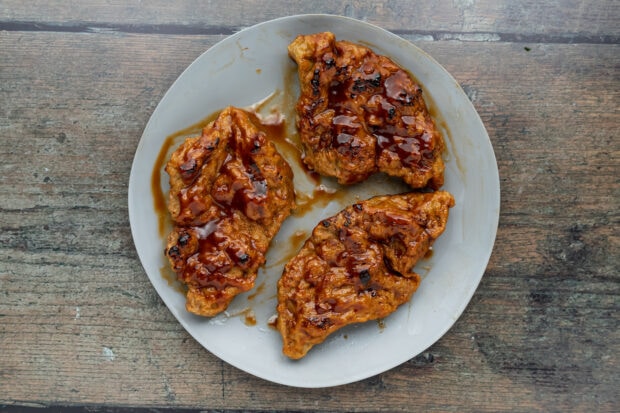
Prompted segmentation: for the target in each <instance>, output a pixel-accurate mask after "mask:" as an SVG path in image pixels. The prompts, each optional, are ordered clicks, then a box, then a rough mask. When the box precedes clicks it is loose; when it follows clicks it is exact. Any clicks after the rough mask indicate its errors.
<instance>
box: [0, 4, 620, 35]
mask: <svg viewBox="0 0 620 413" xmlns="http://www.w3.org/2000/svg"><path fill="white" fill-rule="evenodd" d="M307 13H310V14H312V13H327V14H338V15H343V16H348V17H353V18H356V19H359V20H363V21H368V22H369V23H373V24H376V25H379V26H381V27H383V28H385V29H387V30H391V31H394V32H396V33H402V34H406V33H410V34H417V35H418V36H424V37H435V38H438V39H450V38H456V39H459V38H462V37H465V38H466V39H470V40H471V39H474V40H481V41H494V40H500V39H503V40H508V41H512V40H535V39H538V40H542V39H545V40H546V41H553V42H561V43H568V42H571V43H579V42H590V43H601V42H617V41H618V38H620V26H619V25H618V22H617V16H618V15H619V14H620V4H619V3H618V2H617V1H613V0H606V1H598V0H581V1H572V0H564V1H547V2H541V1H536V0H517V1H510V0H500V1H495V0H437V1H427V2H423V1H408V0H395V1H389V2H376V1H370V0H354V1H324V0H322V1H313V2H308V1H300V0H295V1H282V0H277V1H269V2H260V1H254V0H252V1H237V2H234V4H231V3H230V2H226V1H221V0H220V1H215V2H202V1H197V0H183V1H175V2H170V1H166V0H154V1H149V2H142V1H140V0H131V1H122V0H114V1H103V0H87V1H75V0H71V1H65V2H49V1H45V0H34V1H29V2H22V1H19V0H3V1H1V2H0V27H2V25H3V24H4V25H6V26H7V27H20V28H27V29H28V30H52V31H62V30H67V31H71V30H90V31H94V32H97V31H100V30H106V31H107V30H112V31H116V30H118V31H129V32H145V31H146V32H166V33H170V32H172V33H194V34H197V33H200V34H231V33H233V32H234V31H237V30H239V29H242V28H244V27H248V26H251V25H253V24H256V23H259V22H262V21H265V20H270V19H274V18H278V17H281V16H287V15H293V14H307ZM20 23H22V25H20Z"/></svg>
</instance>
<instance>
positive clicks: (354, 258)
mask: <svg viewBox="0 0 620 413" xmlns="http://www.w3.org/2000/svg"><path fill="white" fill-rule="evenodd" d="M453 205H454V198H453V197H452V195H450V194H449V193H448V192H445V191H438V192H434V193H409V194H401V195H391V196H379V197H375V198H372V199H369V200H367V201H364V202H360V203H357V204H354V205H352V206H349V207H347V208H346V209H344V210H343V211H341V212H340V213H338V214H337V215H335V216H333V217H331V218H328V219H325V220H323V221H321V222H320V223H319V225H317V226H316V227H315V229H314V230H313V232H312V235H311V236H310V238H309V239H308V240H307V241H306V243H305V244H304V246H303V247H302V249H301V251H300V252H299V253H298V254H297V256H295V257H294V258H293V259H292V260H291V261H290V262H289V263H288V264H287V265H286V267H285V269H284V273H283V275H282V277H281V278H280V280H279V282H278V307H277V310H278V321H277V328H278V330H279V331H280V333H281V334H282V338H283V343H284V345H283V352H284V354H286V355H287V356H289V357H291V358H294V359H298V358H301V357H303V356H304V355H305V354H306V353H307V352H308V351H309V350H310V348H311V347H312V346H314V345H316V344H319V343H321V342H323V341H324V340H325V339H326V338H327V336H328V335H329V334H331V333H333V332H334V331H336V330H338V329H340V328H342V327H344V326H346V325H348V324H352V323H360V322H364V321H368V320H374V319H379V318H383V317H386V316H387V315H389V314H391V313H392V312H394V311H395V310H396V308H397V307H398V306H399V305H401V304H403V303H405V302H407V301H408V300H409V299H410V298H411V295H412V294H413V293H414V292H415V290H416V289H417V288H418V285H419V283H420V276H419V275H418V274H416V273H415V272H414V271H413V267H414V266H415V265H416V263H417V262H418V260H419V259H420V258H422V257H424V255H425V254H426V253H427V252H428V250H429V248H430V247H431V245H432V244H433V242H434V241H435V239H437V237H439V236H440V235H441V234H442V233H443V231H444V229H445V227H446V222H447V219H448V210H449V208H451V207H452V206H453Z"/></svg>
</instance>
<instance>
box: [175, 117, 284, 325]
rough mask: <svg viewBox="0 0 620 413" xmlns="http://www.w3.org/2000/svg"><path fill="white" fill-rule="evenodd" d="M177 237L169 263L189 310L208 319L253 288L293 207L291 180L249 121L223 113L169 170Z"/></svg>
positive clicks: (190, 141) (189, 142)
mask: <svg viewBox="0 0 620 413" xmlns="http://www.w3.org/2000/svg"><path fill="white" fill-rule="evenodd" d="M166 171H167V172H168V174H169V175H170V194H169V195H170V198H169V204H168V207H169V210H170V214H171V216H172V218H173V221H174V224H175V226H174V229H173V231H172V232H171V233H170V235H169V236H168V242H167V246H166V251H165V252H166V256H167V257H168V260H169V261H170V264H171V266H172V268H173V269H174V270H175V271H176V273H177V276H178V278H179V280H181V281H182V282H183V283H185V284H186V285H187V287H188V291H187V304H186V307H187V310H188V311H190V312H192V313H195V314H198V315H203V316H213V315H216V314H218V313H219V312H221V311H223V310H225V309H226V307H227V306H228V304H229V303H230V301H231V300H232V299H233V298H234V297H235V296H236V295H238V294H239V293H242V292H244V291H248V290H249V289H251V288H252V287H253V286H254V281H255V279H256V275H257V271H258V268H259V267H260V266H261V265H262V264H263V263H264V262H265V253H266V251H267V248H268V247H269V243H270V242H271V239H272V238H273V237H274V236H275V234H276V233H277V232H278V230H279V228H280V225H281V224H282V222H283V221H284V219H286V217H287V216H288V215H289V214H290V212H291V209H292V208H293V207H294V205H295V195H294V190H293V181H292V179H293V173H292V171H291V168H290V166H289V165H288V163H287V162H286V161H285V160H284V159H283V158H282V157H281V156H280V154H279V153H278V152H277V150H276V148H275V146H274V145H273V143H271V142H270V141H269V139H268V137H267V136H266V134H265V132H263V131H262V130H261V129H260V126H259V125H257V124H256V123H254V122H253V121H252V118H251V117H250V116H249V114H248V113H246V112H244V111H243V110H241V109H236V108H233V107H228V108H226V109H224V110H223V111H222V112H221V114H220V115H219V116H218V117H217V119H216V120H215V121H214V122H213V123H211V124H209V125H208V126H207V127H205V128H204V130H203V132H202V135H201V136H199V137H193V138H188V139H187V140H186V141H185V142H184V143H183V144H182V145H181V146H180V147H179V148H178V149H177V150H176V151H175V152H174V153H173V154H172V156H171V159H170V161H169V162H168V164H167V165H166Z"/></svg>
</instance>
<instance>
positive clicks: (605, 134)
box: [0, 1, 620, 412]
mask: <svg viewBox="0 0 620 413" xmlns="http://www.w3.org/2000/svg"><path fill="white" fill-rule="evenodd" d="M417 3H421V2H416V3H413V4H411V5H410V4H409V3H405V2H402V3H399V2H396V3H393V4H392V6H393V7H394V9H393V10H392V9H390V7H391V6H390V5H391V3H388V4H386V5H384V6H383V7H382V8H379V6H372V5H373V4H374V2H362V1H360V2H349V3H344V2H343V3H338V5H335V6H332V5H331V3H329V4H330V5H324V7H323V8H322V9H321V8H317V10H319V9H320V10H323V11H327V12H329V11H331V10H332V8H334V10H335V8H337V7H340V8H341V9H342V10H345V9H346V6H347V5H353V6H355V7H353V10H356V13H360V14H359V15H358V16H357V17H364V16H363V15H362V14H361V13H362V11H364V10H367V11H366V12H365V13H366V17H367V18H368V20H369V21H373V22H376V23H378V24H382V25H385V26H387V27H386V28H399V30H402V31H403V32H402V35H403V37H405V38H408V39H410V40H412V41H414V42H415V43H416V44H417V45H418V46H420V47H421V48H423V49H424V50H426V51H427V52H428V53H430V54H431V55H432V56H433V57H435V58H436V59H437V60H438V61H439V62H440V63H441V64H442V65H443V66H444V67H446V68H447V69H448V71H450V72H451V73H452V74H453V75H454V76H455V78H456V79H457V81H459V83H460V84H461V85H462V86H463V88H464V89H465V91H466V93H467V94H468V96H469V97H470V99H471V100H472V102H473V103H474V105H475V107H476V109H477V110H478V112H479V113H480V116H481V118H482V120H483V121H484V123H485V126H486V127H487V129H488V132H489V135H490V137H491V140H492V143H493V145H494V149H495V153H496V157H497V161H498V167H499V171H500V177H501V185H502V201H501V208H502V210H501V217H500V227H499V231H498V236H497V241H496V245H495V249H494V252H493V255H492V257H491V261H490V263H489V266H488V269H487V272H486V274H485V276H484V277H483V280H482V283H481V285H480V287H479V289H478V290H477V292H476V294H475V296H474V298H473V300H472V301H471V303H470V305H469V306H468V307H467V309H466V311H465V313H464V314H463V316H462V317H461V318H460V319H459V320H458V321H457V322H456V324H455V325H454V327H453V328H452V329H451V330H450V331H449V332H448V333H447V334H446V335H445V336H444V337H443V338H442V339H441V340H439V341H438V342H437V343H436V344H435V345H433V346H432V347H431V348H430V349H428V351H426V352H424V353H423V354H421V355H419V356H418V357H415V358H414V359H412V360H410V361H408V362H407V363H404V364H403V365H401V366H399V367H397V368H394V369H392V370H390V371H388V372H386V373H384V374H381V375H378V376H376V377H373V378H370V379H367V380H363V381H361V382H359V383H354V384H351V385H346V386H340V387H335V388H330V389H315V390H300V389H294V388H288V387H284V386H279V385H275V384H272V383H268V382H265V381H263V380H260V379H257V378H255V377H252V376H250V375H248V374H246V373H244V372H242V371H239V370H237V369H236V368H234V367H231V366H229V365H228V364H226V363H224V362H222V361H220V360H219V359H217V358H216V357H215V356H213V355H212V354H210V353H209V352H207V351H206V350H204V349H203V348H202V347H201V346H200V345H199V344H198V343H196V342H195V341H194V340H193V339H192V338H191V337H190V336H189V335H188V334H187V333H186V332H185V331H184V330H183V328H182V327H181V326H180V324H179V323H178V322H177V321H176V320H175V319H174V318H173V317H172V315H171V314H170V313H169V311H168V310H167V309H166V307H165V306H164V305H163V303H162V302H161V300H160V299H159V297H158V296H157V293H156V292H155V290H154V289H153V288H152V286H151V285H150V283H149V281H148V278H147V277H146V275H145V274H144V271H143V270H142V267H141V266H140V263H139V260H138V258H137V256H136V253H135V250H134V247H133V243H132V240H131V234H130V231H129V224H128V218H127V183H128V179H129V171H130V168H131V162H132V158H133V153H134V151H135V148H136V146H137V143H138V140H139V138H140V136H141V134H142V129H143V128H144V126H145V124H146V122H147V120H148V118H149V116H150V114H151V113H152V111H153V110H154V108H155V106H156V105H157V103H158V101H159V100H160V99H161V97H162V96H163V94H164V93H165V91H166V90H167V88H168V87H169V86H170V85H171V84H172V82H173V81H174V80H175V79H176V77H177V76H178V75H179V74H180V73H181V72H182V70H183V69H184V68H185V67H186V66H187V65H188V64H189V63H190V62H191V61H192V60H193V59H195V58H196V57H197V56H198V55H199V54H200V53H202V52H203V51H204V50H206V49H207V48H209V47H211V46H212V45H213V44H215V43H216V42H217V41H219V40H221V39H222V38H223V37H224V35H225V34H226V33H228V32H232V31H234V30H237V28H239V27H241V26H245V25H249V24H252V22H253V21H254V20H253V19H259V18H260V19H263V18H266V17H267V18H268V17H270V15H269V13H275V12H274V11H273V10H272V11H271V12H270V11H261V10H260V7H259V6H258V3H254V2H247V3H244V5H243V6H240V7H242V12H241V13H237V14H236V13H235V10H233V9H231V8H230V7H229V8H222V9H221V10H220V9H218V8H210V9H209V11H210V13H209V14H208V15H209V19H204V18H202V17H199V16H197V14H198V13H194V12H192V10H194V9H195V8H197V7H198V6H197V5H196V4H192V3H191V2H183V3H180V5H179V6H175V7H172V3H170V4H169V3H167V2H152V4H150V5H149V6H148V7H143V6H141V5H139V4H138V2H134V3H132V2H129V3H127V4H126V5H124V3H123V4H121V2H106V3H104V2H93V1H90V2H86V3H85V4H84V6H83V7H67V6H66V5H64V6H63V5H58V4H54V3H49V4H48V3H47V2H41V3H40V4H36V6H38V7H26V3H24V4H22V3H21V2H12V1H4V2H2V3H0V16H2V20H3V21H13V22H15V21H42V22H48V23H49V22H51V23H52V24H54V25H70V24H73V23H74V22H79V23H80V24H82V23H83V22H110V23H119V22H120V23H122V24H124V25H132V24H149V25H155V24H184V23H183V22H187V24H190V25H191V24H199V23H200V22H204V21H205V20H208V24H210V25H212V26H214V27H216V26H222V27H225V28H227V29H226V30H222V34H219V33H215V34H198V35H193V34H188V33H178V34H161V33H126V32H121V31H111V32H84V31H78V32H70V31H63V30H58V31H36V30H25V31H22V30H10V31H1V32H0V136H1V137H2V138H1V139H2V145H1V146H0V159H1V160H2V162H1V164H0V168H1V170H2V174H1V175H0V211H1V216H2V218H1V220H0V226H1V228H0V297H1V298H0V349H1V351H0V406H2V405H14V404H18V405H20V404H40V405H43V406H49V405H73V406H75V405H95V406H99V405H105V406H143V407H192V408H203V409H220V410H223V409H256V410H321V411H334V410H342V411H412V410H416V411H418V410H419V411H429V412H433V411H459V412H460V411H527V412H531V411H541V412H546V411H584V410H594V411H610V412H611V411H617V409H618V401H617V385H618V382H620V374H619V373H618V371H620V363H619V361H618V354H619V353H620V344H619V343H620V333H619V332H620V329H619V327H620V325H619V324H620V323H619V317H618V314H619V311H618V310H620V308H619V307H620V300H619V299H618V297H619V296H620V283H619V276H618V273H619V271H618V270H619V268H618V258H617V257H618V256H620V248H619V244H620V239H619V238H620V237H619V236H618V227H619V213H618V211H619V210H620V208H619V207H620V205H619V200H620V181H619V178H618V176H620V174H619V170H618V169H619V168H618V160H619V155H620V140H619V139H618V125H619V124H620V109H619V108H620V88H619V87H618V86H619V85H620V70H619V68H620V46H619V45H618V44H617V43H609V42H598V43H597V42H594V43H588V42H582V43H580V44H570V42H569V41H561V42H554V43H547V42H544V41H541V42H529V41H528V42H525V43H520V42H518V41H517V39H516V38H513V39H512V41H510V42H506V41H501V39H500V40H497V41H479V40H480V39H470V41H468V40H467V39H465V40H458V39H452V40H449V41H446V40H443V41H437V39H439V37H433V40H432V41H431V39H427V40H424V39H425V38H424V37H421V36H420V35H419V33H417V32H407V31H406V30H409V28H410V26H408V25H407V23H406V21H418V20H420V19H422V18H424V19H425V20H424V21H428V22H431V23H429V24H432V25H435V26H433V27H434V28H433V30H447V31H457V30H458V31H459V33H460V32H461V31H462V30H466V31H467V30H470V31H484V30H490V31H494V32H496V31H501V30H504V31H505V32H506V33H523V34H532V33H534V34H536V35H541V34H544V35H546V36H550V35H551V34H553V35H554V36H556V35H557V36H559V37H557V38H560V37H561V36H564V35H565V34H566V33H571V35H572V36H582V38H583V39H586V40H587V36H589V35H595V34H596V35H599V34H600V35H601V36H603V37H604V38H605V39H612V38H613V36H617V35H618V33H617V29H618V28H617V27H616V26H614V25H613V24H612V23H613V22H614V21H617V17H618V12H617V2H601V3H598V5H594V3H592V4H590V3H588V2H578V3H579V5H580V7H581V9H579V8H571V7H567V4H568V3H570V2H555V3H554V2H548V3H551V5H550V6H543V5H539V6H536V5H535V4H534V2H522V4H526V5H529V7H531V8H535V7H538V9H537V10H539V11H540V12H541V13H542V12H544V11H545V10H547V11H548V9H544V8H545V7H558V8H561V9H562V10H563V16H564V17H563V18H566V19H567V21H568V22H570V21H571V19H573V20H572V21H578V22H579V23H578V24H573V25H570V24H568V23H566V24H564V23H560V20H559V17H558V18H556V17H550V18H549V22H548V23H547V22H545V23H544V24H543V23H542V21H543V20H544V19H543V17H541V16H539V15H538V14H537V15H536V16H537V17H536V18H538V19H539V20H536V18H534V19H533V20H528V19H525V18H523V20H519V19H521V17H519V16H521V15H520V14H519V13H518V12H517V11H516V7H517V6H516V5H515V6H510V4H513V3H510V4H509V3H508V2H497V3H493V5H491V3H490V2H483V1H478V2H475V1H471V2H470V1H461V2H457V1H454V2H447V1H445V2H438V6H437V7H438V8H439V9H440V10H442V7H443V8H444V9H443V10H445V8H449V7H452V8H453V9H455V10H457V9H459V7H461V8H463V14H462V15H463V16H466V13H465V11H467V10H469V11H468V13H471V16H470V17H469V18H470V19H471V20H470V21H476V22H478V23H476V24H477V25H473V26H468V25H464V26H463V24H464V23H463V22H464V21H465V20H464V19H465V17H462V18H461V20H458V19H459V18H458V17H455V16H456V15H455V14H454V13H452V14H449V15H447V16H446V17H444V20H442V19H440V18H437V19H436V18H435V17H436V14H434V13H439V12H438V11H433V10H430V8H431V6H430V4H431V3H429V4H427V5H424V4H417ZM560 3H561V7H560ZM30 4H32V3H30ZM287 4H288V3H287ZM291 4H292V6H287V5H284V3H282V4H280V5H281V7H283V8H285V10H292V8H293V7H295V5H300V4H302V3H301V2H299V3H296V2H292V3H291ZM326 4H327V3H326ZM514 4H516V3H514ZM571 4H572V3H571ZM459 5H460V6H459ZM588 5H590V6H591V7H590V8H586V6H588ZM244 7H245V8H244ZM305 7H310V6H308V5H306V6H305ZM330 7H332V8H330ZM501 7H504V8H510V7H512V8H513V9H514V10H513V11H512V12H510V13H506V12H505V9H500V8H501ZM365 8H366V9H365ZM35 9H36V10H35ZM586 9H587V10H586ZM395 10H396V11H398V10H400V12H401V13H397V12H396V11H395ZM579 10H581V11H579ZM252 12H255V13H254V14H252ZM149 13H150V14H149ZM261 13H262V14H261ZM511 13H512V14H511ZM520 13H522V15H524V14H525V13H526V11H523V10H521V11H520ZM580 13H581V14H580ZM496 14H497V16H496ZM499 14H501V17H498V16H499ZM116 15H118V16H120V17H119V18H118V19H117V18H116V17H115V16H116ZM272 15H273V16H275V14H272ZM417 16H423V17H420V18H417ZM601 16H602V17H601ZM518 17H519V19H517V18H518ZM201 19H202V20H201ZM407 19H408V20H407ZM446 19H448V20H449V21H448V20H446ZM450 19H452V20H450ZM515 19H517V20H515ZM597 19H598V20H597ZM594 20H596V21H597V22H598V24H597V25H594V24H589V22H590V23H591V22H592V21H594ZM231 22H235V23H234V24H233V23H231ZM459 25H460V27H457V26H459ZM502 25H504V26H502ZM543 26H544V27H543ZM586 26H587V28H586ZM463 27H467V29H463ZM502 27H505V29H503V28H502ZM584 33H585V34H584ZM559 34H561V36H560V35H559ZM586 35H587V36H586ZM583 36H586V37H583ZM605 36H607V37H605ZM609 36H612V37H609ZM562 38H563V37H562ZM543 40H544V39H543Z"/></svg>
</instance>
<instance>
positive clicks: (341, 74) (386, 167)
mask: <svg viewBox="0 0 620 413" xmlns="http://www.w3.org/2000/svg"><path fill="white" fill-rule="evenodd" d="M288 50H289V55H290V56H291V57H292V59H293V60H294V61H295V62H296V63H297V65H298V74H299V82H300V87H301V95H300V98H299V101H298V102H297V106H296V110H297V126H298V129H299V132H300V136H301V141H302V144H303V150H304V162H305V163H306V164H307V166H308V167H309V168H311V169H313V170H315V171H316V172H318V173H320V174H322V175H328V176H334V177H336V178H337V179H338V181H339V182H340V183H341V184H352V183H356V182H360V181H363V180H364V179H366V178H367V177H368V176H370V175H371V174H373V173H375V172H378V171H381V172H385V173H387V174H389V175H392V176H396V177H399V178H402V179H403V180H404V181H405V182H406V183H407V184H408V185H410V186H411V187H413V188H424V187H426V186H429V187H431V188H434V189H438V188H439V187H441V185H442V184H443V179H444V178H443V173H444V163H443V160H442V158H441V156H442V151H443V148H444V143H443V139H442V136H441V134H440V133H439V132H438V130H437V129H436V127H435V124H434V122H433V119H432V118H431V115H430V114H429V112H428V109H427V107H426V104H425V102H424V98H423V97H422V89H421V88H420V87H419V85H418V84H417V83H416V82H414V80H413V79H412V77H411V76H410V75H409V74H408V73H407V72H406V71H404V70H403V69H402V68H400V67H399V66H398V65H396V64H395V63H394V62H393V61H392V60H390V59H389V58H388V57H385V56H381V55H378V54H376V53H374V52H373V51H372V50H371V49H369V48H367V47H364V46H361V45H357V44H353V43H350V42H347V41H336V38H335V36H334V35H333V34H332V33H330V32H323V33H316V34H311V35H300V36H298V37H297V38H296V39H295V40H294V41H293V42H292V43H291V44H290V45H289V47H288Z"/></svg>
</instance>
